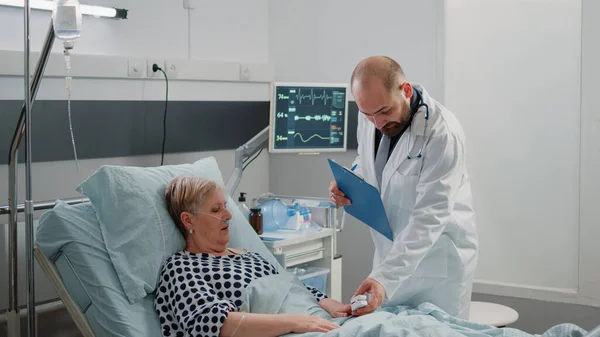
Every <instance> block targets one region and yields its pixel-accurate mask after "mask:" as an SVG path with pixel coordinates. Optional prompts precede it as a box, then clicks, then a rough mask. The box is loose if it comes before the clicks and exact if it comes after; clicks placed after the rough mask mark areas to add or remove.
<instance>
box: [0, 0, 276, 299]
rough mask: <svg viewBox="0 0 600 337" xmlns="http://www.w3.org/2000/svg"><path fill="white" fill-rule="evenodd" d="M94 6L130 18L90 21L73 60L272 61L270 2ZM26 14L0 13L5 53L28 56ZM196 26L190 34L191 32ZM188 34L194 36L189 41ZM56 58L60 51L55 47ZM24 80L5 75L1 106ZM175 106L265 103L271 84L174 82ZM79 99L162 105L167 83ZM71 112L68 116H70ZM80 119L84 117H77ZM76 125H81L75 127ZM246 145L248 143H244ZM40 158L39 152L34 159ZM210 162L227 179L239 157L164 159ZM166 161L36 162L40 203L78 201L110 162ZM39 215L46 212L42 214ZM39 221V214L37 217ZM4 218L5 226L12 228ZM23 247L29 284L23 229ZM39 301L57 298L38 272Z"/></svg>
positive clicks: (0, 239) (254, 180)
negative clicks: (83, 185)
mask: <svg viewBox="0 0 600 337" xmlns="http://www.w3.org/2000/svg"><path fill="white" fill-rule="evenodd" d="M86 3H89V4H97V5H106V6H111V5H112V6H115V7H125V8H127V9H129V10H130V11H129V19H127V20H121V21H119V20H106V19H94V18H89V17H84V22H83V30H82V36H81V37H80V38H79V39H78V40H76V43H75V49H74V54H73V56H72V58H73V59H75V58H76V57H77V53H81V54H88V55H111V56H125V57H130V56H132V57H141V58H149V57H154V58H165V59H166V58H171V59H187V58H188V57H190V58H191V59H193V60H215V61H231V62H247V63H268V61H269V59H268V39H269V36H268V34H267V31H268V23H267V18H268V2H267V1H266V0H261V1H252V2H244V1H220V2H212V1H196V2H195V3H196V4H197V6H198V7H197V8H196V9H194V10H191V11H190V12H189V16H188V10H186V9H184V8H183V6H182V2H181V1H174V2H173V1H171V2H165V1H157V0H153V1H127V2H123V1H88V2H86ZM22 13H23V11H22V9H13V8H5V7H0V31H2V32H11V33H10V34H7V33H4V34H2V36H0V51H1V50H21V51H22V50H23V15H22ZM49 18H50V13H49V12H39V11H32V21H31V48H32V50H33V51H39V50H40V47H41V45H42V42H43V39H44V38H45V34H46V31H47V28H48V20H49ZM188 24H189V28H190V29H189V30H188ZM188 31H189V32H190V33H191V34H190V35H189V42H188ZM54 52H56V53H60V52H61V49H60V44H59V43H56V44H55V48H54ZM22 83H23V79H22V77H21V78H19V77H6V76H5V77H2V76H0V100H1V99H23V85H22ZM169 84H170V87H169V99H170V100H230V101H266V100H267V99H268V94H269V88H268V85H267V84H264V83H240V82H236V83H234V82H230V83H227V82H196V81H194V82H192V81H172V82H170V83H169ZM38 99H44V100H63V99H66V94H65V91H64V79H60V78H49V79H48V78H45V79H44V80H43V82H42V86H41V88H40V92H39V94H38ZM72 99H73V100H134V101H135V100H140V101H143V100H163V99H164V82H163V81H155V80H131V79H120V80H114V79H110V80H108V79H79V78H75V79H74V80H73V94H72ZM65 113H66V111H65ZM72 113H73V114H77V111H73V112H72ZM74 127H76V125H74ZM240 145H241V144H240ZM263 152H264V151H263ZM34 155H35V154H34ZM205 156H215V158H216V159H217V161H218V162H219V165H220V168H221V170H222V172H223V175H224V178H225V179H227V177H228V176H229V174H230V172H231V169H232V168H233V160H234V153H233V151H216V152H204V153H181V154H167V155H165V163H166V164H177V163H186V162H193V161H195V160H197V159H199V158H202V157H205ZM268 158H269V156H268V154H267V153H263V154H262V155H261V156H260V157H259V158H258V159H257V160H256V161H254V162H253V163H252V165H251V166H249V167H248V169H247V170H246V172H245V173H244V179H243V180H242V182H241V183H240V186H239V188H238V191H246V192H248V196H249V197H253V196H256V195H258V194H260V193H264V192H265V191H267V190H268V183H269V182H268V172H269V164H268V163H269V159H268ZM158 163H160V156H159V155H155V156H142V157H128V158H105V159H94V160H80V162H79V165H80V171H79V172H77V170H76V166H75V162H74V161H63V162H45V163H34V165H33V198H34V200H36V201H37V200H49V199H57V198H70V197H76V196H78V194H77V193H76V192H75V190H74V189H75V187H76V185H77V184H79V183H80V182H81V181H82V180H83V179H85V177H87V176H89V175H90V174H91V173H93V171H94V170H95V169H97V168H98V167H99V166H100V165H103V164H115V165H139V166H155V165H158ZM24 173H25V171H24V165H20V166H19V185H20V192H19V201H22V200H23V199H24V187H25V183H24V177H25V174H24ZM0 177H5V178H4V179H0V194H2V195H4V197H2V196H0V200H4V201H3V202H0V204H2V205H5V204H6V203H7V197H8V181H7V180H8V168H7V166H6V165H0ZM38 216H39V214H38ZM36 218H37V216H36ZM6 222H7V218H6V217H0V224H3V223H6ZM19 235H20V237H21V239H22V240H21V241H20V242H19V245H20V248H19V251H20V254H19V255H20V263H19V268H20V270H19V274H20V275H19V280H20V282H22V283H21V284H25V283H24V282H25V255H24V248H25V244H24V241H23V236H24V228H21V229H20V232H19ZM6 240H7V229H6V226H4V225H0V247H1V248H0V270H1V271H2V272H0V274H1V276H0V311H1V310H4V309H6V308H7V306H8V299H7V292H8V290H7V274H6V273H5V272H4V271H8V268H7V265H6V259H7V249H8V248H7V246H6V244H5V243H6V242H7V241H6ZM36 275H37V279H36V289H37V300H38V301H44V300H48V299H52V298H56V295H55V294H54V291H53V290H52V288H51V286H50V285H49V283H47V281H46V279H45V276H44V275H43V273H41V272H37V273H36ZM19 290H20V291H19V293H20V296H19V300H20V304H21V305H23V304H25V287H24V286H21V287H20V289H19Z"/></svg>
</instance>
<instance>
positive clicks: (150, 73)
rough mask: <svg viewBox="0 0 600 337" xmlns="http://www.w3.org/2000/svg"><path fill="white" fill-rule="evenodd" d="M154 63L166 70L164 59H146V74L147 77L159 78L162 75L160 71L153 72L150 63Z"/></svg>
mask: <svg viewBox="0 0 600 337" xmlns="http://www.w3.org/2000/svg"><path fill="white" fill-rule="evenodd" d="M154 63H156V64H157V65H158V66H159V67H160V68H161V69H162V70H164V71H165V72H166V69H165V68H166V67H165V60H148V61H147V62H146V65H147V68H146V74H147V77H149V78H160V77H164V76H163V74H162V72H160V71H156V72H154V71H153V70H152V65H154Z"/></svg>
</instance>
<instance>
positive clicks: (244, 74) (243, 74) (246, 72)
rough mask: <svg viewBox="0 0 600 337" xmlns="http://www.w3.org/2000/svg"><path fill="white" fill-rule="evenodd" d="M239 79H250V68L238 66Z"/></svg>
mask: <svg viewBox="0 0 600 337" xmlns="http://www.w3.org/2000/svg"><path fill="white" fill-rule="evenodd" d="M240 80H241V81H249V80H250V68H248V67H244V66H241V67H240Z"/></svg>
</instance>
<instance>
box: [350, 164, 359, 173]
mask: <svg viewBox="0 0 600 337" xmlns="http://www.w3.org/2000/svg"><path fill="white" fill-rule="evenodd" d="M357 166H358V164H354V165H352V168H351V169H350V171H354V170H355V169H356V167H357Z"/></svg>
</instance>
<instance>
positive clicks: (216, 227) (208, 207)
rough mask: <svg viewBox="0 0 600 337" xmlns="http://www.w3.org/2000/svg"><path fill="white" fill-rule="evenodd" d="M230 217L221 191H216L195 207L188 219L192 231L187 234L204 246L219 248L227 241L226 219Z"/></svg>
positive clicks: (227, 226)
mask: <svg viewBox="0 0 600 337" xmlns="http://www.w3.org/2000/svg"><path fill="white" fill-rule="evenodd" d="M230 219H231V213H230V212H229V210H227V201H226V200H225V197H224V196H223V193H221V192H219V191H217V192H215V193H213V194H212V195H210V196H209V197H208V198H206V201H205V202H204V203H203V205H200V206H199V207H197V208H196V210H195V212H194V216H192V217H191V219H190V220H191V224H192V228H194V232H193V233H192V234H189V235H192V237H193V239H194V240H195V241H196V242H198V243H201V244H202V245H204V246H206V247H209V248H211V249H214V250H220V249H222V247H224V246H226V245H227V243H229V224H228V223H227V222H226V220H230Z"/></svg>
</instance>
